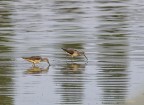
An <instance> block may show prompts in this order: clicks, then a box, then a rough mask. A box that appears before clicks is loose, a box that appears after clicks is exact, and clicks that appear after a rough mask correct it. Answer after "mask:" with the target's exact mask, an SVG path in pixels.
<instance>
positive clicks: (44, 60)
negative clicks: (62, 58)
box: [42, 58, 50, 65]
mask: <svg viewBox="0 0 144 105" xmlns="http://www.w3.org/2000/svg"><path fill="white" fill-rule="evenodd" d="M42 61H43V62H47V63H48V64H49V65H50V63H49V60H48V58H42Z"/></svg>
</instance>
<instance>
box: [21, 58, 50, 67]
mask: <svg viewBox="0 0 144 105" xmlns="http://www.w3.org/2000/svg"><path fill="white" fill-rule="evenodd" d="M22 58H23V59H25V60H26V61H28V62H31V63H33V66H35V64H36V63H40V62H47V63H48V64H49V65H50V63H49V60H48V58H42V57H40V56H31V57H22Z"/></svg>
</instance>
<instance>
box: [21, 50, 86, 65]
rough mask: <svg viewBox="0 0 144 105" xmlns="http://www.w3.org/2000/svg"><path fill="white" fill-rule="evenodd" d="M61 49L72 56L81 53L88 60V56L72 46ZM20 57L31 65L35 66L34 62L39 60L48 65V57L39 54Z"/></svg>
mask: <svg viewBox="0 0 144 105" xmlns="http://www.w3.org/2000/svg"><path fill="white" fill-rule="evenodd" d="M62 49H63V50H64V51H65V52H66V53H68V55H70V56H71V57H72V58H73V57H77V56H82V55H83V56H84V57H85V58H86V59H87V60H88V58H87V57H86V55H85V53H84V52H83V51H78V50H76V49H72V48H62ZM22 58H23V59H25V60H27V61H28V62H31V63H33V66H35V64H37V63H40V62H47V63H48V64H49V65H50V62H49V60H48V58H42V57H40V56H31V57H22Z"/></svg>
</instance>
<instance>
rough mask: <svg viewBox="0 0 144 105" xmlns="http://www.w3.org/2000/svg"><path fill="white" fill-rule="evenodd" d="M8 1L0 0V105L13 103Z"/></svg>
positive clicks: (11, 32)
mask: <svg viewBox="0 0 144 105" xmlns="http://www.w3.org/2000/svg"><path fill="white" fill-rule="evenodd" d="M8 2H9V1H7V2H5V0H1V1H0V6H1V9H0V29H1V31H0V43H1V45H0V105H13V97H12V94H13V79H12V78H13V70H12V67H11V63H10V62H11V59H10V56H11V55H10V53H11V52H12V47H11V46H9V43H10V42H11V40H10V37H11V36H12V35H13V31H12V30H11V27H12V24H11V19H10V16H11V11H10V10H11V8H9V7H10V5H9V3H8Z"/></svg>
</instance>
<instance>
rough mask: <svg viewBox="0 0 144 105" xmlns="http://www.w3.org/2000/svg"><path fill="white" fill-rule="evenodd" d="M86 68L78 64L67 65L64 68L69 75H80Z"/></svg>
mask: <svg viewBox="0 0 144 105" xmlns="http://www.w3.org/2000/svg"><path fill="white" fill-rule="evenodd" d="M84 68H85V65H84V64H78V63H72V64H68V63H67V64H66V65H65V66H64V68H63V71H64V72H67V73H80V72H81V71H83V70H84Z"/></svg>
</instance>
